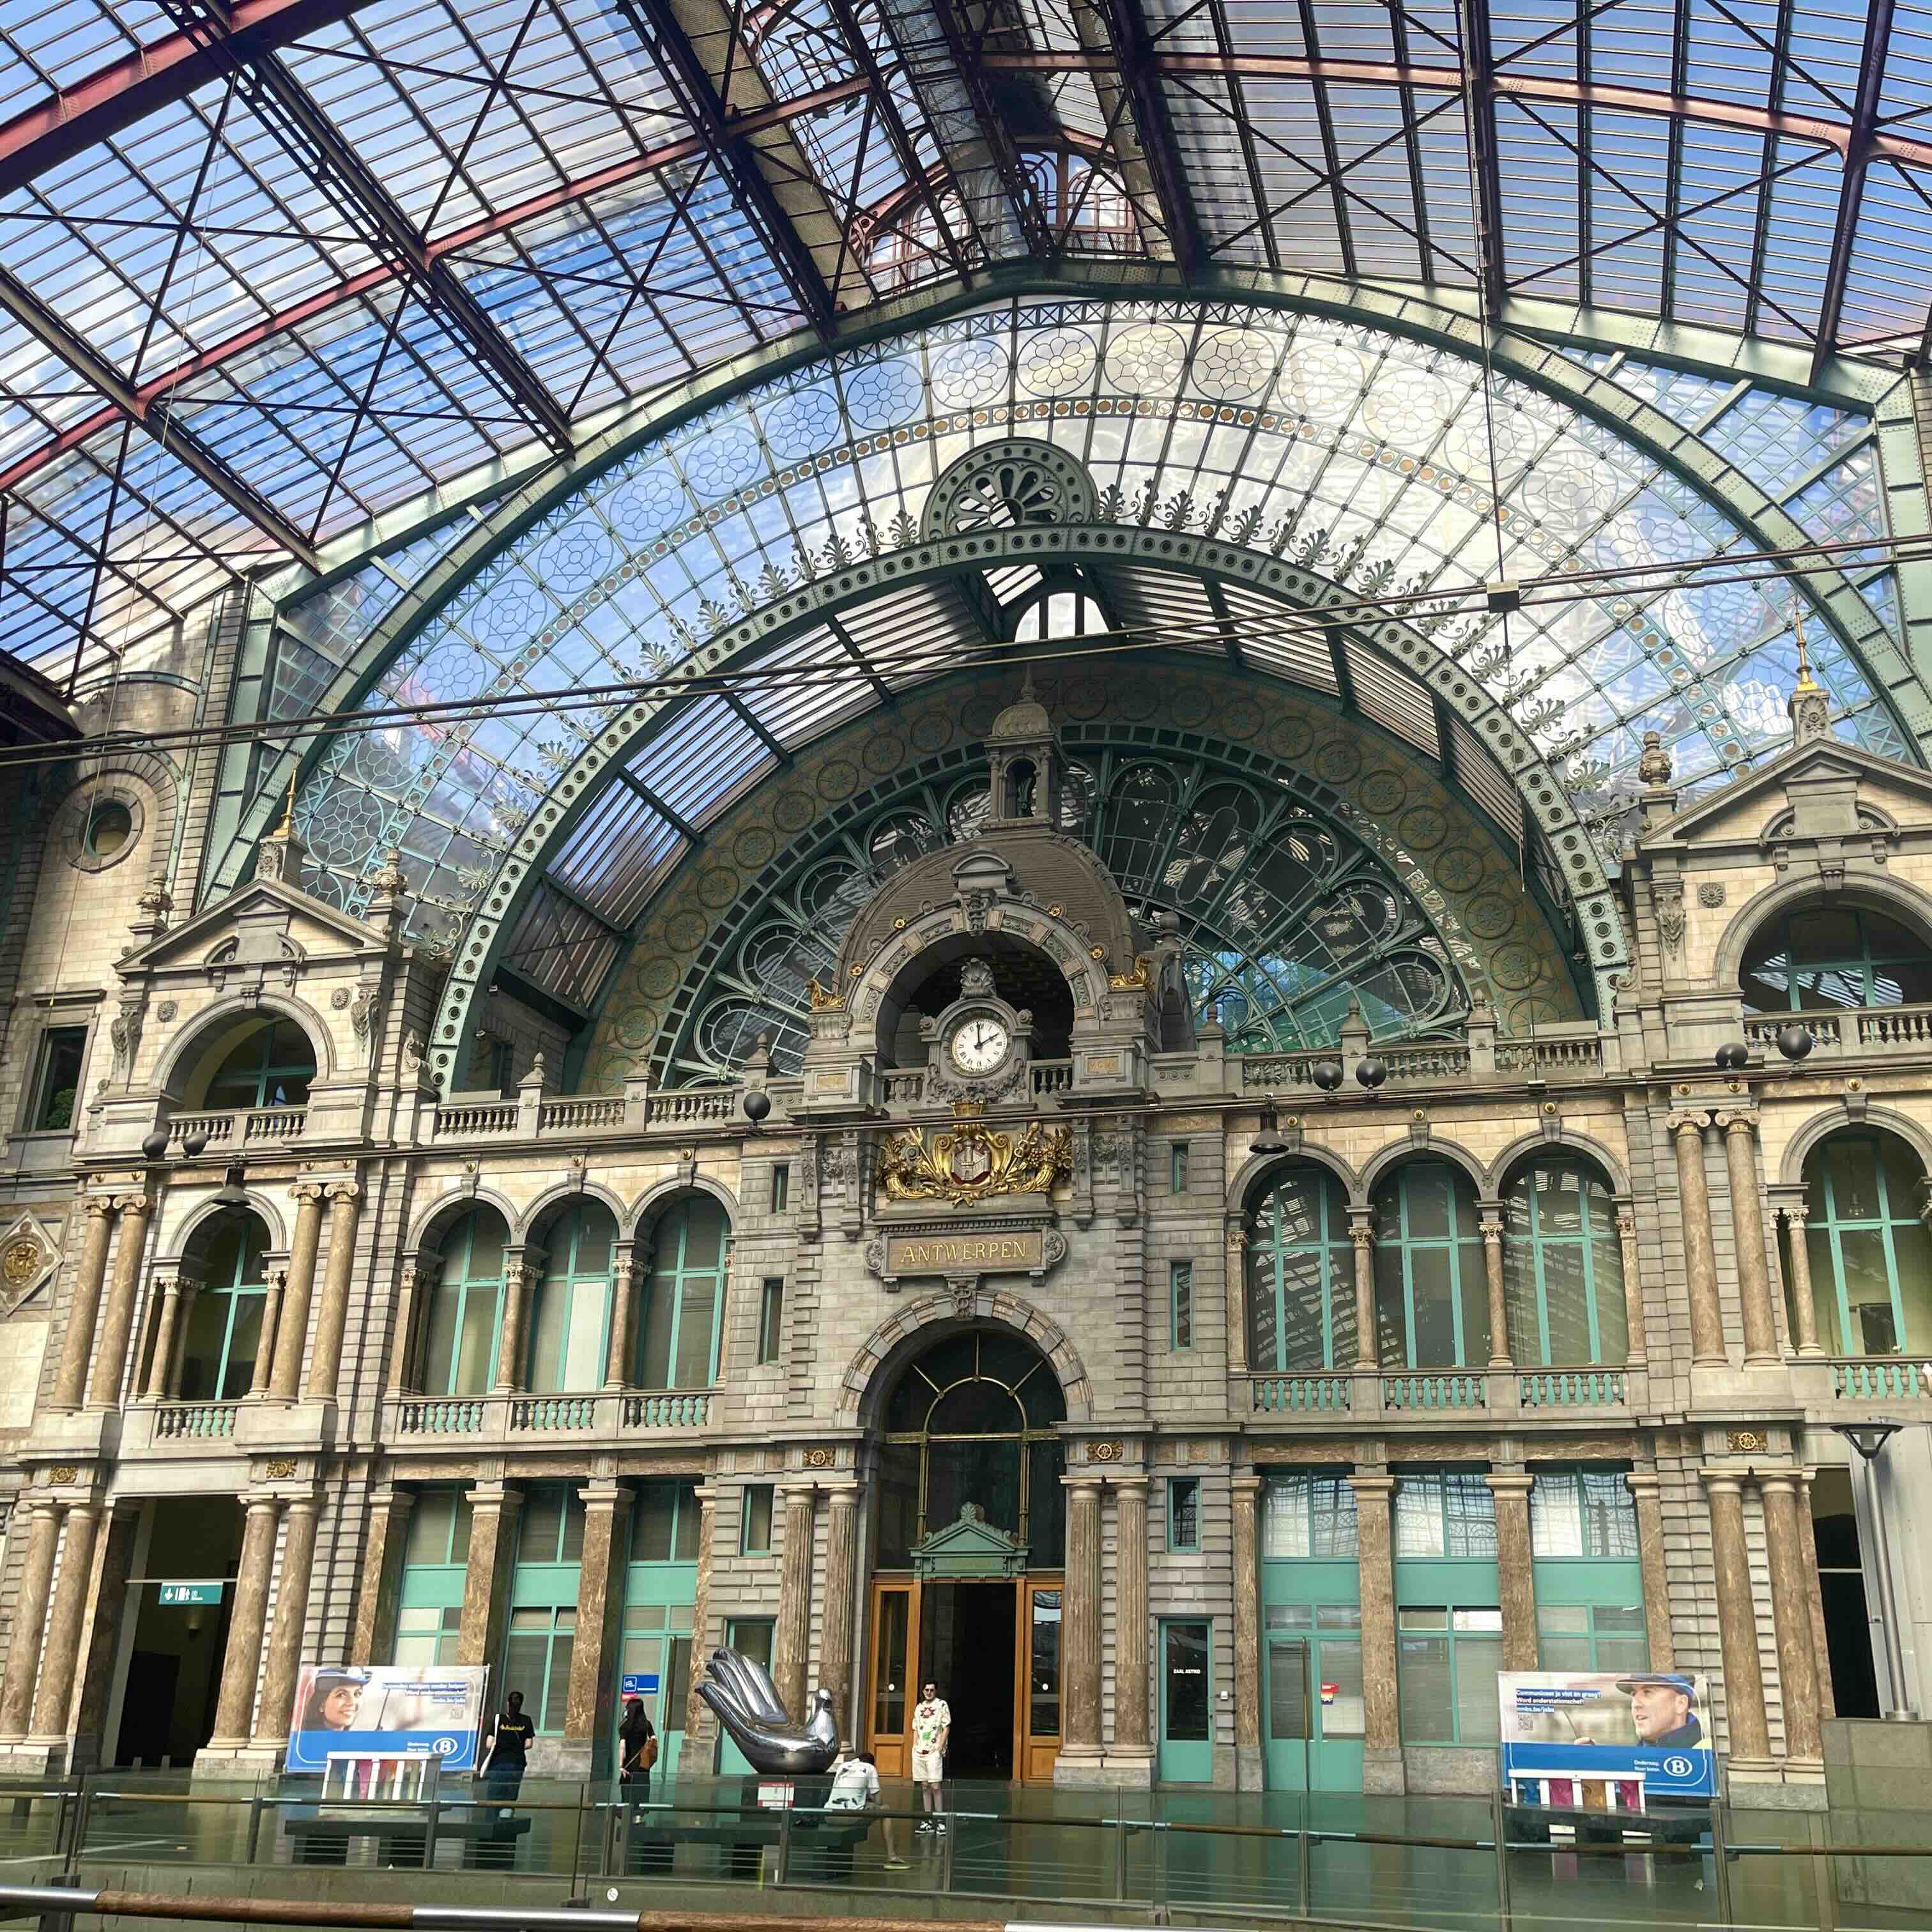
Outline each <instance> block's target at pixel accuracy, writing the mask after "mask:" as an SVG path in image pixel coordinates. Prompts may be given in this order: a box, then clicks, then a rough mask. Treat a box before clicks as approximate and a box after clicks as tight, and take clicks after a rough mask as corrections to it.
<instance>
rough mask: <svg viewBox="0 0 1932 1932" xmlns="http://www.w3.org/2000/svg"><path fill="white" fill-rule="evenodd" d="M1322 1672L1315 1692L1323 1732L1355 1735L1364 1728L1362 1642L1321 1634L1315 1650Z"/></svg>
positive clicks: (1336, 1735) (1349, 1736) (1337, 1736)
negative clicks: (1319, 1703) (1317, 1697)
mask: <svg viewBox="0 0 1932 1932" xmlns="http://www.w3.org/2000/svg"><path fill="white" fill-rule="evenodd" d="M1316 1665H1317V1667H1319V1670H1320V1671H1321V1673H1322V1679H1321V1683H1320V1686H1319V1693H1318V1694H1319V1698H1320V1700H1321V1710H1322V1736H1324V1737H1325V1738H1358V1737H1360V1736H1361V1735H1362V1731H1363V1702H1362V1646H1361V1640H1360V1639H1355V1640H1351V1639H1349V1638H1348V1637H1324V1638H1323V1639H1322V1642H1321V1644H1320V1646H1319V1648H1318V1649H1317V1651H1316Z"/></svg>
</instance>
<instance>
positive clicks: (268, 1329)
mask: <svg viewBox="0 0 1932 1932" xmlns="http://www.w3.org/2000/svg"><path fill="white" fill-rule="evenodd" d="M288 1263H289V1258H288V1256H287V1255H270V1256H269V1257H268V1286H267V1289H266V1292H265V1293H264V1294H263V1297H262V1329H261V1333H260V1336H259V1337H257V1340H256V1343H255V1366H254V1368H253V1369H252V1370H250V1372H249V1376H248V1399H249V1400H250V1401H251V1402H263V1401H266V1400H267V1398H268V1394H269V1384H270V1382H272V1381H273V1380H274V1379H275V1338H276V1337H278V1335H280V1334H281V1330H282V1294H283V1291H284V1289H286V1288H287V1286H288V1284H289V1265H288Z"/></svg>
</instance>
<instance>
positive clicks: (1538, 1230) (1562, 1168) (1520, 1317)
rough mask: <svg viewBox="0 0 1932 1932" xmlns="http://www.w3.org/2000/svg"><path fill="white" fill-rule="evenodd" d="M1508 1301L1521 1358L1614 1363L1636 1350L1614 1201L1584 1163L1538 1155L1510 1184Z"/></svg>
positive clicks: (1506, 1207)
mask: <svg viewBox="0 0 1932 1932" xmlns="http://www.w3.org/2000/svg"><path fill="white" fill-rule="evenodd" d="M1503 1301H1504V1306H1505V1308H1506V1310H1508V1318H1509V1344H1510V1355H1511V1358H1512V1359H1514V1361H1516V1362H1517V1363H1518V1364H1529V1363H1532V1362H1541V1363H1543V1364H1547V1365H1556V1366H1565V1365H1568V1364H1573V1363H1580V1362H1603V1363H1607V1364H1610V1365H1612V1366H1615V1365H1616V1364H1619V1363H1621V1362H1622V1361H1624V1360H1625V1358H1627V1357H1628V1355H1629V1353H1630V1331H1629V1330H1628V1328H1627V1327H1626V1326H1625V1316H1624V1256H1623V1247H1622V1243H1621V1242H1620V1241H1619V1239H1618V1238H1617V1217H1616V1206H1615V1205H1614V1203H1613V1201H1612V1199H1611V1196H1610V1190H1609V1188H1607V1187H1605V1186H1604V1183H1603V1181H1602V1180H1601V1178H1600V1177H1599V1176H1598V1174H1597V1173H1596V1172H1595V1169H1592V1168H1591V1167H1590V1166H1588V1165H1587V1164H1586V1163H1584V1162H1583V1161H1580V1160H1575V1159H1574V1158H1570V1157H1556V1158H1554V1159H1551V1160H1538V1161H1536V1162H1535V1163H1532V1165H1531V1166H1528V1167H1525V1168H1522V1169H1519V1170H1518V1172H1517V1175H1516V1178H1515V1179H1514V1180H1513V1181H1511V1183H1510V1184H1509V1187H1508V1189H1507V1190H1505V1193H1504V1195H1503Z"/></svg>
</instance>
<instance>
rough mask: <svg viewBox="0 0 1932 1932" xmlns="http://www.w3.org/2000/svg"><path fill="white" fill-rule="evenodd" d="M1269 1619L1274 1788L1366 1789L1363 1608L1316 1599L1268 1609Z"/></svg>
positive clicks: (1266, 1656)
mask: <svg viewBox="0 0 1932 1932" xmlns="http://www.w3.org/2000/svg"><path fill="white" fill-rule="evenodd" d="M1318 1620H1319V1622H1318ZM1268 1622H1269V1628H1268V1631H1267V1633H1266V1642H1265V1645H1264V1646H1263V1661H1262V1669H1263V1671H1264V1673H1265V1676H1264V1682H1263V1686H1262V1689H1263V1694H1264V1696H1265V1699H1266V1700H1267V1701H1266V1705H1265V1719H1266V1721H1265V1724H1264V1726H1263V1729H1262V1747H1263V1749H1264V1751H1265V1753H1266V1755H1267V1760H1268V1766H1267V1769H1268V1789H1269V1790H1271V1791H1359V1790H1361V1788H1362V1639H1361V1613H1360V1612H1359V1611H1358V1610H1357V1609H1356V1607H1355V1606H1354V1605H1353V1604H1321V1605H1318V1606H1316V1610H1315V1614H1314V1615H1313V1616H1311V1615H1310V1613H1309V1611H1308V1610H1306V1609H1302V1610H1300V1611H1299V1612H1298V1613H1297V1612H1295V1611H1294V1610H1290V1609H1289V1607H1286V1606H1283V1607H1277V1608H1271V1610H1270V1611H1269V1613H1268ZM1289 1625H1294V1626H1295V1628H1289V1627H1288V1626H1289Z"/></svg>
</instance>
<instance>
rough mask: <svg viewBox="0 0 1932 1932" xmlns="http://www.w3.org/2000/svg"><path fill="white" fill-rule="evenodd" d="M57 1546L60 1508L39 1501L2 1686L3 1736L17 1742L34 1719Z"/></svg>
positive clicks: (33, 1515)
mask: <svg viewBox="0 0 1932 1932" xmlns="http://www.w3.org/2000/svg"><path fill="white" fill-rule="evenodd" d="M59 1542H60V1505H59V1504H58V1503H57V1502H55V1501H54V1500H53V1499H52V1497H51V1496H37V1497H35V1498H34V1502H33V1505H32V1509H31V1517H30V1518H29V1520H28V1525H27V1559H26V1564H25V1565H24V1566H23V1568H22V1569H21V1571H20V1595H19V1597H18V1598H17V1599H16V1600H15V1602H14V1605H13V1642H12V1643H11V1645H10V1646H9V1648H8V1649H7V1677H6V1681H5V1684H4V1685H0V1738H7V1739H11V1740H13V1742H19V1741H20V1739H23V1738H24V1737H25V1736H26V1735H27V1725H28V1721H29V1720H30V1719H31V1718H32V1716H33V1712H34V1684H35V1683H36V1682H37V1680H38V1679H39V1676H40V1640H41V1637H43V1634H45V1632H46V1628H47V1598H48V1595H49V1592H50V1591H51V1590H52V1588H53V1580H54V1552H55V1549H56V1548H57V1547H58V1544H59Z"/></svg>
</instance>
